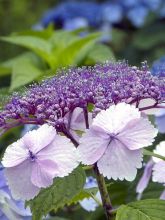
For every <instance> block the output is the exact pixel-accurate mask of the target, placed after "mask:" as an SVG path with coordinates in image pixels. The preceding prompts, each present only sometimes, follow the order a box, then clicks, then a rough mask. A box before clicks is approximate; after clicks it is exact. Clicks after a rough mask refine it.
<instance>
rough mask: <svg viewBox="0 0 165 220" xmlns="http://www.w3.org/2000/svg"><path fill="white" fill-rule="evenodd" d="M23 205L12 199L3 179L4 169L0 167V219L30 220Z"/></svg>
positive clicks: (27, 210)
mask: <svg viewBox="0 0 165 220" xmlns="http://www.w3.org/2000/svg"><path fill="white" fill-rule="evenodd" d="M24 205H25V204H24V202H22V201H15V200H14V199H13V198H12V196H11V194H10V191H9V188H8V186H7V184H6V180H5V177H4V169H3V167H2V166H0V219H1V220H30V219H31V215H32V214H31V212H30V209H29V208H26V209H25V208H24Z"/></svg>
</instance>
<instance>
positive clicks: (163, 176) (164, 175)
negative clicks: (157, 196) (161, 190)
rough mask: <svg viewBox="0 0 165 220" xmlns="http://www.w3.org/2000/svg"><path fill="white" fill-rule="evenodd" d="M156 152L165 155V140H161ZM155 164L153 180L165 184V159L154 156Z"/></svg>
mask: <svg viewBox="0 0 165 220" xmlns="http://www.w3.org/2000/svg"><path fill="white" fill-rule="evenodd" d="M154 153H156V154H159V155H161V156H165V141H162V142H160V143H159V144H158V145H157V146H156V149H155V150H154ZM153 160H154V162H155V165H154V167H153V176H152V180H153V182H158V183H164V184H165V161H164V160H161V159H159V158H156V157H153Z"/></svg>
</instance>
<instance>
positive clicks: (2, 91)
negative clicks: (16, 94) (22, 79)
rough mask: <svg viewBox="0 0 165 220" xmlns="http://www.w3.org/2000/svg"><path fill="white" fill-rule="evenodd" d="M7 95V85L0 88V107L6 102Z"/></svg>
mask: <svg viewBox="0 0 165 220" xmlns="http://www.w3.org/2000/svg"><path fill="white" fill-rule="evenodd" d="M8 95H9V88H8V87H4V88H0V109H1V108H2V107H3V105H4V104H5V103H6V102H7V100H8Z"/></svg>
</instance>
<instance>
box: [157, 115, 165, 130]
mask: <svg viewBox="0 0 165 220" xmlns="http://www.w3.org/2000/svg"><path fill="white" fill-rule="evenodd" d="M155 124H156V126H157V128H158V130H159V132H160V133H162V134H164V133H165V112H164V115H162V116H159V117H155Z"/></svg>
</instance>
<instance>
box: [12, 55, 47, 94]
mask: <svg viewBox="0 0 165 220" xmlns="http://www.w3.org/2000/svg"><path fill="white" fill-rule="evenodd" d="M43 73H44V72H43V71H42V70H41V69H40V68H39V67H38V65H36V62H35V61H34V59H33V58H32V57H30V56H23V57H22V58H20V59H18V60H17V61H15V62H14V64H13V68H12V77H11V85H10V90H14V89H17V88H19V87H20V86H23V85H26V84H28V83H30V82H32V81H33V80H35V79H37V78H38V77H39V76H41V75H43Z"/></svg>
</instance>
